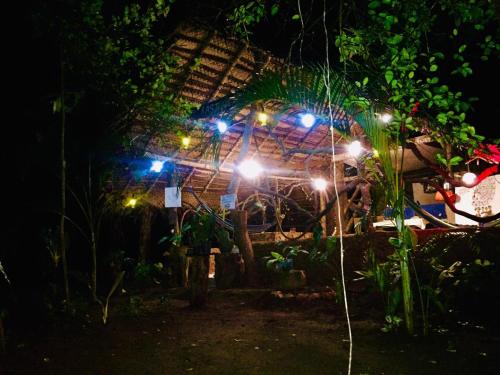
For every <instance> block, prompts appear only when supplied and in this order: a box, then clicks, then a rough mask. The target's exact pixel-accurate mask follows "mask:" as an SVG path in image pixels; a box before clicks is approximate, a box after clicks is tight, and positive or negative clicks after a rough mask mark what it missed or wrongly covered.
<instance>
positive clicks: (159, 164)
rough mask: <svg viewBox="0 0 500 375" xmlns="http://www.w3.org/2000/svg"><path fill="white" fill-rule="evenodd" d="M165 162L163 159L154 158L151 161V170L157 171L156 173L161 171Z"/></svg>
mask: <svg viewBox="0 0 500 375" xmlns="http://www.w3.org/2000/svg"><path fill="white" fill-rule="evenodd" d="M163 164H165V162H164V161H162V160H154V161H153V162H152V163H151V168H150V169H149V170H150V171H151V172H156V173H160V172H161V170H162V169H163Z"/></svg>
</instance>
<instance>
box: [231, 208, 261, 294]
mask: <svg viewBox="0 0 500 375" xmlns="http://www.w3.org/2000/svg"><path fill="white" fill-rule="evenodd" d="M247 217H248V213H247V211H240V210H232V211H231V220H232V221H233V225H234V242H235V243H236V245H237V246H238V248H239V249H240V252H241V254H242V255H243V260H244V261H245V281H246V283H247V285H249V286H257V284H258V280H257V269H256V265H255V258H254V254H253V247H252V242H251V241H250V235H249V234H248V227H247Z"/></svg>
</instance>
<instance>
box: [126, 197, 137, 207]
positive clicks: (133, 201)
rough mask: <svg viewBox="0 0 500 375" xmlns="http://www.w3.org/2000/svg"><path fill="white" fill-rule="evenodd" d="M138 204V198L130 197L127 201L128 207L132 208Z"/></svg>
mask: <svg viewBox="0 0 500 375" xmlns="http://www.w3.org/2000/svg"><path fill="white" fill-rule="evenodd" d="M136 204H137V199H136V198H130V199H129V200H128V201H127V204H126V206H127V207H132V208H134V207H135V205H136Z"/></svg>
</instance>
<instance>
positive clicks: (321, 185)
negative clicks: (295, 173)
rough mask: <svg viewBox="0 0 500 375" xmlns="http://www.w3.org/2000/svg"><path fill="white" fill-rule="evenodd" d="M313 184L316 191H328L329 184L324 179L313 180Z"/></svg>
mask: <svg viewBox="0 0 500 375" xmlns="http://www.w3.org/2000/svg"><path fill="white" fill-rule="evenodd" d="M312 184H313V187H314V189H315V190H319V191H324V190H325V189H326V185H327V182H326V180H325V179H324V178H321V177H319V178H313V179H312Z"/></svg>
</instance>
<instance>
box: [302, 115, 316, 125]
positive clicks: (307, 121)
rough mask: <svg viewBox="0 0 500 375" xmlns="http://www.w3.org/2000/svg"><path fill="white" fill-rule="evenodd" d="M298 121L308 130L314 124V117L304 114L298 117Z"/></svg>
mask: <svg viewBox="0 0 500 375" xmlns="http://www.w3.org/2000/svg"><path fill="white" fill-rule="evenodd" d="M300 121H301V122H302V125H304V126H305V127H306V128H310V127H311V126H313V125H314V123H315V122H316V117H314V115H312V114H311V113H304V114H302V115H300Z"/></svg>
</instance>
